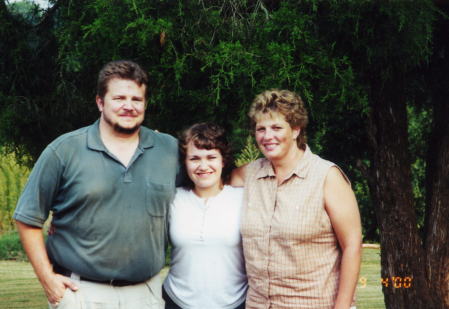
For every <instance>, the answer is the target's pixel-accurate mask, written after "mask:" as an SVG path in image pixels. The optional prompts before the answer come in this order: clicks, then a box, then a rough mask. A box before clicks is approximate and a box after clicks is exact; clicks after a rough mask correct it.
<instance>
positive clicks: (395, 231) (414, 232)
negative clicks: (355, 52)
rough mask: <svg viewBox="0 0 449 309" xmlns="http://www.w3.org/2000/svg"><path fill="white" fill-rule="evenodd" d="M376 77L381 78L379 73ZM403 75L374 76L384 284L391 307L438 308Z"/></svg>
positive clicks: (375, 175)
mask: <svg viewBox="0 0 449 309" xmlns="http://www.w3.org/2000/svg"><path fill="white" fill-rule="evenodd" d="M372 76H380V74H373V75H372ZM402 76H403V75H401V74H397V75H396V76H395V78H393V79H392V80H394V81H395V82H394V83H391V82H390V83H381V82H380V79H377V80H374V79H373V80H372V83H371V86H372V88H371V91H372V95H371V97H372V98H374V99H373V101H372V102H370V103H371V117H370V119H371V121H370V122H369V124H368V131H369V135H370V136H371V143H372V144H373V147H374V150H375V151H373V160H372V166H371V173H372V177H371V178H372V179H374V181H375V183H374V191H373V192H371V195H372V196H373V201H377V203H376V205H375V208H376V216H377V221H378V223H379V227H380V241H381V264H382V267H381V278H380V280H381V282H382V284H383V287H382V289H383V293H384V296H385V304H386V306H387V308H395V309H396V308H404V309H410V308H423V309H424V308H426V309H427V308H433V307H432V305H431V297H430V290H429V286H428V285H427V282H426V276H425V269H424V268H423V265H424V262H425V258H424V257H425V255H424V250H423V248H422V241H421V239H420V236H419V232H418V228H417V220H416V214H415V211H414V199H413V193H412V185H411V170H410V158H409V151H408V134H407V114H406V102H405V96H404V95H403V91H404V89H405V88H404V87H403V86H404V84H403V78H402Z"/></svg>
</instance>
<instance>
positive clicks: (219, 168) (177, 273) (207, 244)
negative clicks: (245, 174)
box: [163, 123, 247, 309]
mask: <svg viewBox="0 0 449 309" xmlns="http://www.w3.org/2000/svg"><path fill="white" fill-rule="evenodd" d="M180 152H181V159H182V160H183V162H184V166H185V170H186V172H187V175H188V176H189V182H188V184H187V185H186V187H184V188H178V189H177V192H176V196H175V199H174V201H173V203H172V205H171V208H170V214H169V235H170V239H171V243H172V245H173V248H172V256H171V265H170V271H169V273H168V276H167V278H166V280H165V282H164V285H163V297H164V299H165V302H166V306H165V308H167V309H178V308H183V309H190V308H192V309H193V308H197V309H204V308H208V309H234V308H239V309H243V308H244V306H245V303H244V302H245V297H246V290H247V279H246V274H245V267H244V261H243V252H242V243H241V236H240V213H241V207H242V199H243V190H242V189H241V188H233V187H231V186H227V185H225V183H226V181H227V180H228V178H229V175H230V172H231V170H232V167H233V163H232V156H231V153H230V147H229V145H228V142H227V140H226V136H225V133H224V130H223V129H222V128H220V127H219V126H217V125H214V124H210V123H199V124H195V125H193V126H192V127H190V128H189V129H187V130H186V131H185V132H184V134H183V135H182V138H181V140H180Z"/></svg>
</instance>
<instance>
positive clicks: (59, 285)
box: [42, 274, 78, 305]
mask: <svg viewBox="0 0 449 309" xmlns="http://www.w3.org/2000/svg"><path fill="white" fill-rule="evenodd" d="M42 287H43V288H44V290H45V294H46V295H47V299H48V302H49V303H50V304H53V305H57V304H58V303H59V302H60V301H61V299H62V298H63V297H64V293H65V290H66V289H67V288H69V289H71V290H72V291H74V292H76V291H77V290H78V287H77V286H76V285H75V283H73V282H72V280H70V278H68V277H65V276H62V275H59V274H52V275H50V276H49V277H48V278H46V279H45V280H43V281H42Z"/></svg>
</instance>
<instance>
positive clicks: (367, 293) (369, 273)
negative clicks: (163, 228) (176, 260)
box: [0, 248, 385, 309]
mask: <svg viewBox="0 0 449 309" xmlns="http://www.w3.org/2000/svg"><path fill="white" fill-rule="evenodd" d="M379 253H380V251H379V249H367V248H365V249H363V261H362V268H361V271H360V280H359V283H358V285H357V309H378V308H385V305H384V301H383V295H382V288H381V285H380V256H379ZM166 270H167V269H165V271H166ZM0 308H4V309H19V308H20V309H25V308H26V309H45V308H48V307H47V301H46V298H45V295H44V291H43V290H42V288H41V286H40V284H39V282H38V280H37V278H36V276H35V275H34V272H33V269H32V268H31V265H30V264H29V263H27V262H20V261H0Z"/></svg>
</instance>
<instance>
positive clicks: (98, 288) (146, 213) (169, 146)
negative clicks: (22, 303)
mask: <svg viewBox="0 0 449 309" xmlns="http://www.w3.org/2000/svg"><path fill="white" fill-rule="evenodd" d="M147 83H148V77H147V74H146V73H145V72H144V71H143V70H142V68H141V67H140V66H139V65H138V64H136V63H134V62H131V61H123V60H121V61H113V62H110V63H108V64H106V65H105V67H104V68H103V69H102V70H101V71H100V74H99V78H98V90H97V91H98V92H97V96H96V103H97V106H98V109H99V110H100V113H101V117H100V119H99V120H97V121H96V122H95V123H94V124H93V125H91V126H88V127H85V128H81V129H79V130H76V131H74V132H70V133H67V134H64V135H62V136H60V137H59V138H57V139H56V140H55V141H53V142H52V143H51V144H50V145H48V146H47V148H46V149H45V150H44V151H43V153H42V155H41V156H40V158H39V160H38V161H37V163H36V165H35V166H34V168H33V171H32V173H31V175H30V177H29V180H28V183H27V185H26V187H25V189H24V192H23V193H22V196H21V197H20V199H19V202H18V205H17V208H16V211H15V213H14V218H15V219H16V221H17V227H18V230H19V233H20V237H21V240H22V244H23V246H24V248H25V251H26V253H27V255H28V257H29V260H30V262H31V264H32V265H33V268H34V270H35V272H36V275H37V277H38V279H39V281H40V282H41V284H42V286H43V288H44V290H45V293H46V295H47V298H48V301H49V303H50V307H51V308H54V306H58V308H70V309H77V308H130V309H131V308H133V309H135V308H162V307H163V301H162V298H161V295H160V294H161V291H160V288H161V279H160V278H159V277H158V273H159V271H160V270H161V268H162V267H163V265H164V261H165V244H166V223H165V222H166V221H165V219H166V215H167V209H168V205H169V204H170V202H171V200H172V198H173V196H174V192H175V178H176V175H177V172H178V170H179V164H178V150H177V142H176V140H175V139H174V138H173V137H171V136H169V135H166V134H162V133H157V132H155V131H152V130H150V129H148V128H146V127H143V126H141V124H142V122H143V119H144V113H145V108H146V91H147ZM50 211H51V212H52V214H53V219H52V224H51V229H50V233H49V236H48V239H47V243H46V246H45V244H44V239H43V235H42V226H43V224H44V222H45V220H46V219H47V217H48V215H49V212H50Z"/></svg>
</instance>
